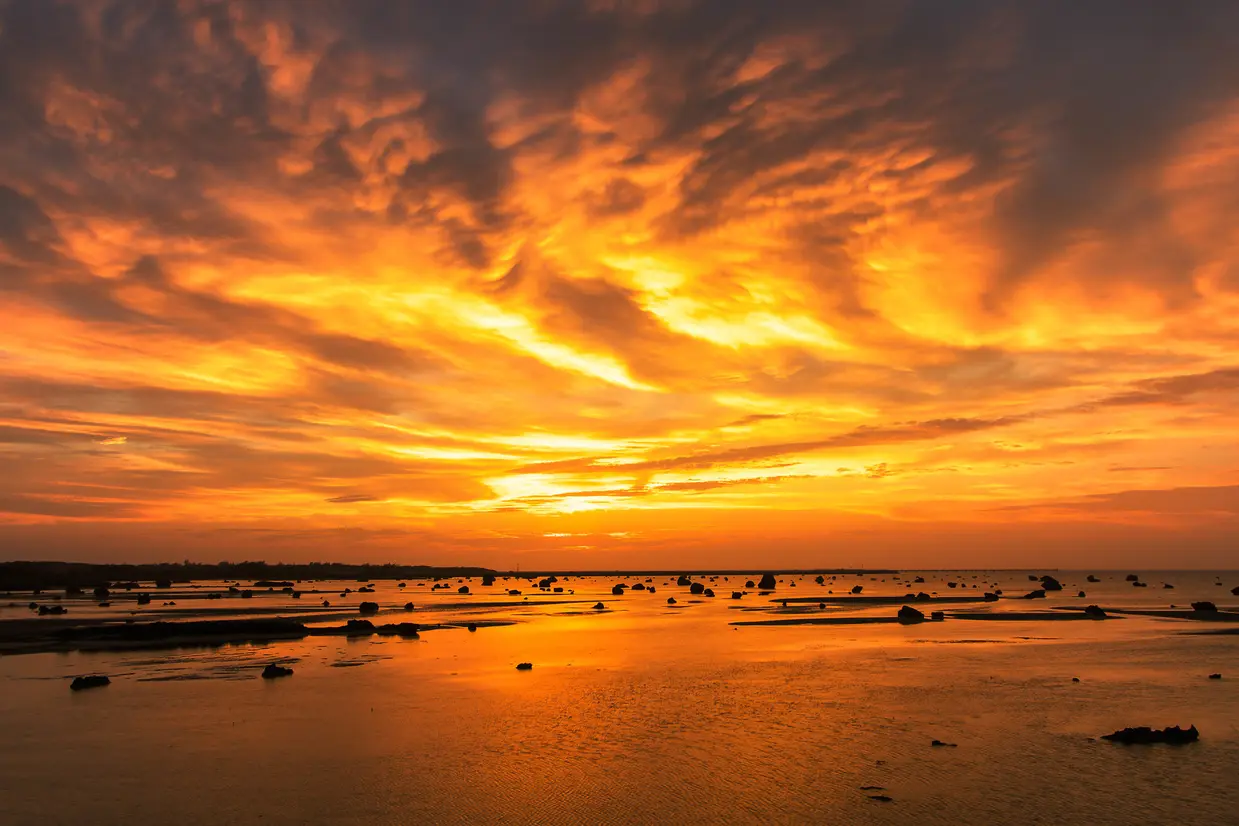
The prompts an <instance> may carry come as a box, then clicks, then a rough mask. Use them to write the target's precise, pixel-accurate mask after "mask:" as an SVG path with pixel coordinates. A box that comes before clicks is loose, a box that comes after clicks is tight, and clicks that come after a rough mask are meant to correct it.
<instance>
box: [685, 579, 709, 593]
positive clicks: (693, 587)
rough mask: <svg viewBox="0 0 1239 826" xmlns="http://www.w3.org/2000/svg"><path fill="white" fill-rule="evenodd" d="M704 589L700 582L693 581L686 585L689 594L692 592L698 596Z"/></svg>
mask: <svg viewBox="0 0 1239 826" xmlns="http://www.w3.org/2000/svg"><path fill="white" fill-rule="evenodd" d="M705 590H706V586H705V585H702V584H701V583H700V582H694V583H693V584H692V585H690V586H689V587H688V592H689V593H690V594H694V595H697V596H700V595H701V594H703V593H705Z"/></svg>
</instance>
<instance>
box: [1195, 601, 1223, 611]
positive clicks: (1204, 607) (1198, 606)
mask: <svg viewBox="0 0 1239 826" xmlns="http://www.w3.org/2000/svg"><path fill="white" fill-rule="evenodd" d="M1192 610H1193V611H1206V612H1209V613H1216V612H1217V606H1216V605H1214V604H1213V603H1212V602H1207V601H1205V602H1193V603H1192Z"/></svg>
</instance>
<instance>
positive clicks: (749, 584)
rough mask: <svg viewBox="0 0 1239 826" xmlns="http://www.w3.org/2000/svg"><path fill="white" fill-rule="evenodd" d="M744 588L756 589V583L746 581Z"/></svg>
mask: <svg viewBox="0 0 1239 826" xmlns="http://www.w3.org/2000/svg"><path fill="white" fill-rule="evenodd" d="M744 587H745V588H756V587H757V583H756V582H754V581H753V580H751V579H749V580H746V581H745V583H744Z"/></svg>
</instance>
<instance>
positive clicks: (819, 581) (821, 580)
mask: <svg viewBox="0 0 1239 826" xmlns="http://www.w3.org/2000/svg"><path fill="white" fill-rule="evenodd" d="M813 581H814V582H816V583H817V584H818V585H825V584H826V577H824V576H822V575H821V574H818V575H817V579H815V580H813Z"/></svg>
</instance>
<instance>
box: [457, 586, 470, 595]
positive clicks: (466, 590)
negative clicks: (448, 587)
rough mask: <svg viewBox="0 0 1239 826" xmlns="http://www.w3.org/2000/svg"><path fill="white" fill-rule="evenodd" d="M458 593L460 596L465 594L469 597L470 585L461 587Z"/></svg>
mask: <svg viewBox="0 0 1239 826" xmlns="http://www.w3.org/2000/svg"><path fill="white" fill-rule="evenodd" d="M456 593H458V594H464V595H465V596H468V595H469V586H468V585H462V586H460V587H459V588H457V589H456Z"/></svg>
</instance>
